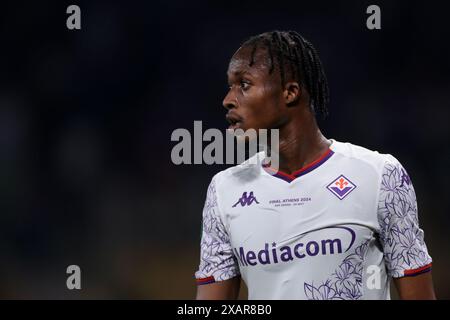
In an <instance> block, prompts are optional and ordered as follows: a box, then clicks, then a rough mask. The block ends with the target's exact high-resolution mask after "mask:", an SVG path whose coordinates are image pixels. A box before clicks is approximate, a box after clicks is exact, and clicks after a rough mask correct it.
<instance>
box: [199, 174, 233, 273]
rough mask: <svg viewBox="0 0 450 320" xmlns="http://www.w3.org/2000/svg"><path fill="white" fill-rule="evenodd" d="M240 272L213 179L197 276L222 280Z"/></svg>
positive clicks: (206, 208)
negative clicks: (219, 207) (220, 209)
mask: <svg viewBox="0 0 450 320" xmlns="http://www.w3.org/2000/svg"><path fill="white" fill-rule="evenodd" d="M239 274H240V273H239V267H238V265H237V261H236V260H235V257H234V255H233V252H232V249H231V245H230V238H229V236H228V233H227V232H226V229H225V226H224V225H223V223H222V221H221V220H220V217H219V212H218V204H217V195H216V185H215V181H214V180H213V181H212V182H211V184H210V185H209V187H208V193H207V196H206V202H205V206H204V208H203V231H202V240H201V258H200V267H199V270H198V271H197V272H196V273H195V277H196V278H197V279H203V278H207V277H211V276H213V277H214V279H215V281H222V280H227V279H230V278H233V277H235V276H237V275H239Z"/></svg>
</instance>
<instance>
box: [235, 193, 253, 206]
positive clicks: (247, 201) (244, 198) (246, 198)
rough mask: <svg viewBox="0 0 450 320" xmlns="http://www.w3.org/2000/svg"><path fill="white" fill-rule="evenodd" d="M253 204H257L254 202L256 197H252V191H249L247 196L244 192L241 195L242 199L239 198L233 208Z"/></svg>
mask: <svg viewBox="0 0 450 320" xmlns="http://www.w3.org/2000/svg"><path fill="white" fill-rule="evenodd" d="M253 202H256V203H258V204H259V202H258V200H256V197H255V196H254V195H253V191H250V194H249V195H247V192H244V193H243V194H242V197H240V198H239V200H238V201H237V202H236V203H235V204H234V205H233V208H234V207H236V206H237V205H238V204H241V206H242V207H245V206H246V205H247V206H249V205H251V204H252V203H253Z"/></svg>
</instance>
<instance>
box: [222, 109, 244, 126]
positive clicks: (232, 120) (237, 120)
mask: <svg viewBox="0 0 450 320" xmlns="http://www.w3.org/2000/svg"><path fill="white" fill-rule="evenodd" d="M225 118H226V119H227V121H228V123H229V124H230V126H229V127H228V129H233V130H235V129H237V128H239V127H240V125H241V123H242V118H241V117H239V116H238V115H236V114H234V113H227V115H226V116H225Z"/></svg>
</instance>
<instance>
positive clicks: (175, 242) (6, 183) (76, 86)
mask: <svg viewBox="0 0 450 320" xmlns="http://www.w3.org/2000/svg"><path fill="white" fill-rule="evenodd" d="M70 4H77V5H79V6H80V7H81V19H82V20H81V23H82V29H81V30H80V31H69V30H67V28H66V18H67V16H68V15H67V14H66V8H67V6H69V5H70ZM370 4H378V5H379V6H380V7H381V12H382V30H378V31H369V30H368V29H367V28H366V25H365V24H366V18H367V16H368V15H367V14H366V8H367V6H368V5H370ZM449 7H450V5H449V4H448V3H447V4H445V3H444V2H435V1H427V2H425V3H424V2H417V3H411V2H406V1H395V3H393V1H376V2H373V3H372V2H368V1H352V2H350V1H345V2H344V1H335V2H331V1H330V2H328V1H327V2H322V1H293V2H289V1H287V2H285V3H280V2H277V1H257V2H245V3H244V2H242V1H217V2H215V4H214V5H212V4H211V2H207V1H160V2H157V1H140V2H126V1H122V2H111V1H95V2H93V1H76V2H65V1H60V2H56V1H55V2H53V3H51V2H47V3H46V2H45V1H44V2H41V1H39V2H31V1H30V2H28V3H27V2H22V3H21V2H20V1H19V2H11V3H2V7H1V10H0V17H1V18H0V39H1V44H0V48H1V50H0V198H1V202H0V210H1V212H0V283H1V286H0V298H4V299H5V298H7V299H14V298H17V299H35V298H39V299H49V298H56V299H72V298H81V299H98V298H112V299H119V298H120V299H191V298H193V297H194V295H195V284H194V280H193V273H194V271H195V270H196V268H197V265H198V261H199V241H200V223H201V221H200V219H201V211H202V207H203V201H204V199H205V195H206V188H207V186H208V184H209V181H210V179H211V177H212V176H213V175H214V173H216V172H217V171H219V170H222V169H224V168H226V167H225V166H218V165H214V166H208V165H195V166H194V165H191V166H175V165H173V164H172V163H171V159H170V151H171V148H172V147H173V146H174V145H175V143H173V142H171V141H170V136H171V133H172V131H173V130H174V129H176V128H187V129H189V130H192V129H193V121H194V120H202V121H203V127H204V129H206V128H225V127H226V123H225V120H224V115H225V109H223V108H222V106H221V103H222V99H223V97H224V94H225V93H226V90H227V83H226V75H225V72H226V68H227V64H228V60H229V58H230V57H231V55H232V54H233V52H234V51H235V50H236V49H237V48H238V46H239V44H240V43H241V42H242V41H243V40H244V39H246V38H247V37H249V36H251V35H254V34H257V33H261V32H264V31H269V30H273V29H280V30H284V29H293V30H297V31H299V32H300V33H301V34H303V35H304V36H305V37H306V38H307V39H309V40H310V41H311V42H312V43H313V44H314V45H315V46H316V48H317V49H318V51H319V53H320V56H321V58H322V61H323V64H324V65H325V69H326V72H327V75H328V79H329V83H330V88H331V104H330V107H329V108H330V112H331V115H330V117H329V118H328V119H327V120H326V121H322V122H321V125H322V128H323V131H324V133H325V135H326V136H327V137H329V138H335V139H337V140H340V141H351V142H352V143H355V144H360V145H363V146H365V147H368V148H371V149H376V150H379V151H381V152H384V153H392V154H394V155H395V156H396V157H397V158H398V159H400V161H401V162H402V163H403V164H404V165H405V167H406V168H407V169H408V171H409V173H410V176H411V178H412V180H413V182H414V185H415V188H416V192H417V196H418V203H419V210H420V222H421V226H422V228H423V229H424V230H425V237H426V242H427V244H428V248H429V251H430V253H431V255H432V257H433V258H434V266H433V274H434V283H435V288H436V292H437V295H438V297H439V298H447V299H448V298H450V273H449V272H447V269H446V268H447V267H448V266H449V261H450V251H449V249H448V246H449V243H450V241H449V239H450V232H449V231H448V228H449V226H450V216H449V212H450V210H449V209H450V208H449V200H448V195H449V194H450V184H449V183H448V181H450V171H449V170H448V165H449V163H450V150H449V143H450V139H449V138H450V129H449V124H448V122H449V119H450V108H449V101H450V77H449V76H450V60H449V58H448V57H449V56H450V43H449V42H448V41H447V40H448V39H449V38H450V27H449V25H448V23H447V12H448V9H449ZM70 264H77V265H79V266H80V267H81V270H82V290H80V291H76V290H75V291H69V290H67V288H66V277H67V275H66V273H65V271H66V267H67V266H68V265H70Z"/></svg>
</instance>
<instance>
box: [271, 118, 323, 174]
mask: <svg viewBox="0 0 450 320" xmlns="http://www.w3.org/2000/svg"><path fill="white" fill-rule="evenodd" d="M302 120H303V121H302ZM305 120H306V121H305ZM279 134H280V140H279V141H280V144H279V153H278V154H279V171H282V172H285V173H287V174H291V173H292V172H294V171H297V170H299V169H301V168H303V167H305V166H307V165H308V164H310V163H312V162H314V161H315V160H317V159H318V158H320V156H321V155H323V154H324V153H325V152H326V151H327V150H328V148H329V147H330V144H331V143H330V141H329V140H327V139H326V138H325V137H324V136H323V134H322V132H320V129H319V127H318V126H317V123H316V121H315V119H314V118H312V119H305V118H301V119H296V120H294V121H291V122H290V123H288V124H286V125H285V126H284V127H283V128H280V132H279Z"/></svg>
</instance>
